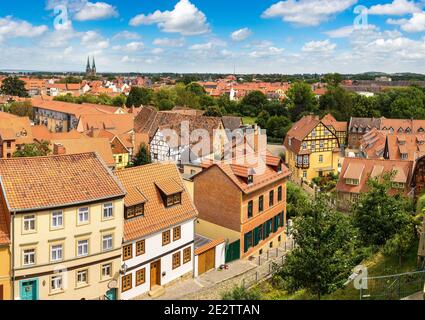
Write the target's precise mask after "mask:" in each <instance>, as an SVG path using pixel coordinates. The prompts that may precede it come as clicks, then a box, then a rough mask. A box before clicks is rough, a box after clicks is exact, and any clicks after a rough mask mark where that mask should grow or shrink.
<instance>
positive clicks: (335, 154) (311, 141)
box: [284, 115, 340, 181]
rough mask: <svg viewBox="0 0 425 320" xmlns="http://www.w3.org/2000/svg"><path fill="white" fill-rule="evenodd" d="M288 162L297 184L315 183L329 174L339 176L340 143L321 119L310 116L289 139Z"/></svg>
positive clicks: (291, 130) (303, 120) (293, 127)
mask: <svg viewBox="0 0 425 320" xmlns="http://www.w3.org/2000/svg"><path fill="white" fill-rule="evenodd" d="M284 145H285V147H286V152H285V161H286V163H287V166H288V167H289V169H290V170H291V172H292V174H293V177H294V178H296V179H297V180H304V181H312V180H313V178H315V177H322V176H325V175H327V174H329V173H333V174H338V164H339V158H340V143H339V139H338V137H337V136H336V134H335V133H334V132H332V130H331V129H330V128H329V127H327V126H326V125H324V124H323V122H322V121H320V119H319V117H317V116H312V115H308V116H305V117H303V118H302V119H301V120H299V121H298V122H297V123H295V124H294V125H293V126H292V128H291V129H290V130H289V132H288V134H287V135H286V138H285V142H284Z"/></svg>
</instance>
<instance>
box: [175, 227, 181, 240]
mask: <svg viewBox="0 0 425 320" xmlns="http://www.w3.org/2000/svg"><path fill="white" fill-rule="evenodd" d="M181 237H182V228H181V227H176V228H174V229H173V241H177V240H180V239H181Z"/></svg>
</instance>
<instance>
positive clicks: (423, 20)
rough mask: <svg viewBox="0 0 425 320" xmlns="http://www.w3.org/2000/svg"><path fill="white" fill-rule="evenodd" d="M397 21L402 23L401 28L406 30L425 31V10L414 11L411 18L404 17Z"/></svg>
mask: <svg viewBox="0 0 425 320" xmlns="http://www.w3.org/2000/svg"><path fill="white" fill-rule="evenodd" d="M397 22H398V24H400V25H401V29H402V30H404V31H406V32H422V31H425V12H418V13H414V14H413V16H412V17H411V18H410V19H408V20H407V19H402V20H398V21H397Z"/></svg>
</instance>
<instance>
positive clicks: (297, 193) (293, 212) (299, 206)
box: [286, 182, 310, 219]
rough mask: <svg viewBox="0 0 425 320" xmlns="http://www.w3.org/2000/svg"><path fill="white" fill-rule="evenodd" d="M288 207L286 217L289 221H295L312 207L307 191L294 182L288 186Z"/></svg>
mask: <svg viewBox="0 0 425 320" xmlns="http://www.w3.org/2000/svg"><path fill="white" fill-rule="evenodd" d="M286 193H287V200H286V203H287V205H286V206H287V207H286V212H287V213H286V216H287V218H288V219H293V218H295V217H297V216H301V215H303V213H304V212H305V211H306V210H307V208H308V207H309V206H310V198H309V196H308V195H307V194H306V193H305V191H304V190H303V189H302V188H301V187H299V186H297V185H296V184H294V183H292V182H288V183H287V184H286Z"/></svg>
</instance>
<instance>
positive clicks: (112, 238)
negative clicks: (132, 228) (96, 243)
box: [102, 234, 114, 251]
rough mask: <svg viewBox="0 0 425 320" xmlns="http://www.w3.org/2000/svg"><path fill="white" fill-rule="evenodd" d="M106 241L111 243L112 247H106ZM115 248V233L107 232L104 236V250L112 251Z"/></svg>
mask: <svg viewBox="0 0 425 320" xmlns="http://www.w3.org/2000/svg"><path fill="white" fill-rule="evenodd" d="M105 238H109V239H105ZM105 243H107V244H110V247H107V248H105ZM112 249H114V235H112V234H105V235H103V236H102V251H111V250H112Z"/></svg>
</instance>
